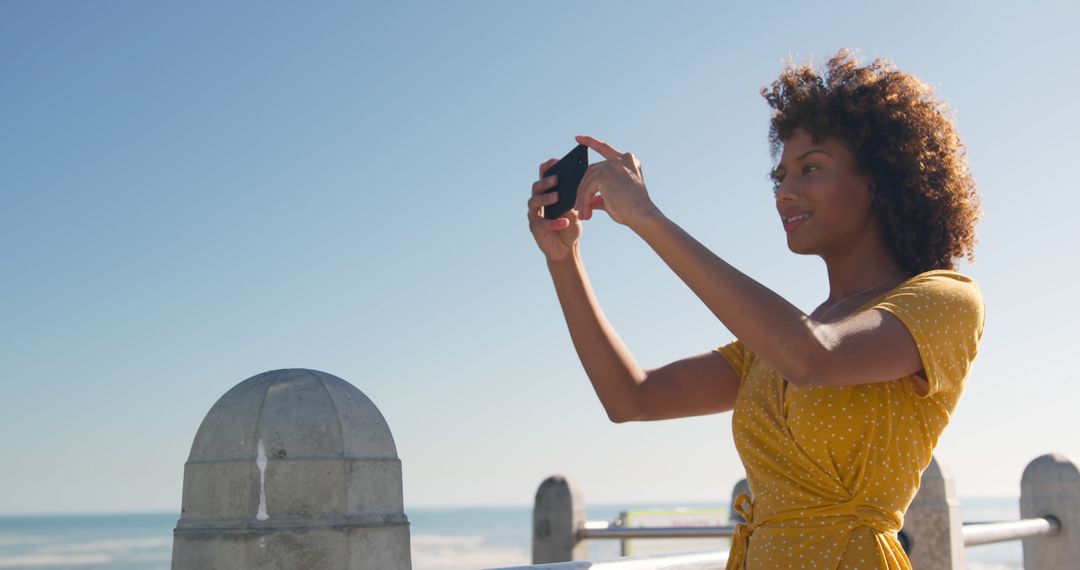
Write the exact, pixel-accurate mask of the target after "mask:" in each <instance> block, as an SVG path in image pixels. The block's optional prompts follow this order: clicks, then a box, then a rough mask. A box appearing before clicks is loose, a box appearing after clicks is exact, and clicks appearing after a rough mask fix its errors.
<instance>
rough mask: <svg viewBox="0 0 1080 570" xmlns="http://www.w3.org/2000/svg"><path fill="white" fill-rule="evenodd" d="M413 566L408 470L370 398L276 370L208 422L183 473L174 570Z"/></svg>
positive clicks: (345, 386) (327, 377)
mask: <svg viewBox="0 0 1080 570" xmlns="http://www.w3.org/2000/svg"><path fill="white" fill-rule="evenodd" d="M411 566H412V564H411V559H410V553H409V523H408V520H407V519H406V517H405V513H404V510H403V505H402V489H401V461H400V460H399V459H398V456H397V448H396V446H395V445H394V438H393V436H392V435H391V434H390V429H389V427H388V426H387V425H386V420H385V419H384V418H383V416H382V414H381V413H380V412H379V409H378V408H377V407H375V404H373V403H372V402H371V400H369V399H368V398H367V396H365V395H364V394H363V393H362V392H361V391H360V390H357V389H356V388H355V387H354V386H353V385H351V384H349V383H348V382H346V381H344V380H342V379H341V378H338V377H336V376H333V375H331V374H327V373H325V372H318V371H315V370H304V369H291V370H274V371H271V372H265V373H263V374H259V375H257V376H253V377H251V378H248V379H247V380H245V381H243V382H241V383H240V384H237V385H236V386H235V387H233V388H232V389H231V390H229V391H228V392H226V393H225V395H224V396H222V397H221V399H219V400H218V401H217V403H216V404H214V407H213V408H211V409H210V412H209V413H207V414H206V418H205V419H204V420H203V422H202V425H200V426H199V431H198V433H197V434H196V435H195V441H194V443H193V444H192V446H191V455H190V457H189V459H188V461H187V463H186V464H185V465H184V494H183V503H182V507H181V515H180V520H179V521H178V522H177V525H176V529H175V530H174V532H173V557H172V567H173V569H174V570H195V569H198V570H207V569H215V568H220V569H233V568H241V569H244V568H251V569H254V568H259V569H264V568H267V569H277V568H281V569H285V568H290V569H291V568H320V569H324V568H325V569H331V570H338V569H345V568H354V569H358V568H365V569H366V568H370V569H372V570H408V569H409V568H411Z"/></svg>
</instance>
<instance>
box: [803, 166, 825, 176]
mask: <svg viewBox="0 0 1080 570" xmlns="http://www.w3.org/2000/svg"><path fill="white" fill-rule="evenodd" d="M815 170H821V167H820V166H818V165H816V164H807V165H806V166H804V167H803V169H802V171H803V174H810V173H811V172H813V171H815Z"/></svg>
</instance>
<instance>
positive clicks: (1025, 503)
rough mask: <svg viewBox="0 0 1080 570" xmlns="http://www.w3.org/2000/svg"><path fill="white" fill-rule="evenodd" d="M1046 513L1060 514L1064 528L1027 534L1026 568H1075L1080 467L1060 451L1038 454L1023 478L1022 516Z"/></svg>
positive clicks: (1079, 553)
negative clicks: (1051, 531)
mask: <svg viewBox="0 0 1080 570" xmlns="http://www.w3.org/2000/svg"><path fill="white" fill-rule="evenodd" d="M1046 516H1053V517H1056V518H1057V519H1058V521H1059V522H1060V523H1061V531H1060V532H1059V533H1057V534H1056V535H1054V536H1039V537H1033V538H1025V539H1024V540H1023V544H1024V568H1025V569H1026V570H1047V569H1051V568H1053V569H1057V568H1075V567H1076V564H1077V563H1078V561H1080V471H1078V470H1077V467H1076V463H1075V462H1073V461H1072V460H1070V459H1069V458H1068V457H1066V456H1065V455H1062V454H1059V453H1048V454H1046V455H1041V456H1039V457H1036V458H1035V459H1033V460H1032V461H1031V463H1028V466H1027V468H1026V469H1024V475H1023V477H1021V479H1020V518H1022V519H1028V518H1036V517H1046Z"/></svg>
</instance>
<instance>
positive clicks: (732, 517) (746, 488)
mask: <svg viewBox="0 0 1080 570" xmlns="http://www.w3.org/2000/svg"><path fill="white" fill-rule="evenodd" d="M739 493H746V496H748V497H750V500H751V501H752V500H754V495H753V493H751V492H750V484H749V483H748V482H747V481H746V478H745V477H744V478H742V479H739V482H738V483H735V487H734V488H732V489H731V503H730V504H731V506H730V507H728V522H730V523H731V524H738V523H744V522H746V519H744V518H743V516H742V515H740V514H739V512H738V511H736V510H735V499H736V498H737V497H738V496H739Z"/></svg>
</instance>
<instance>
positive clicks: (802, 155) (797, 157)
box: [773, 148, 832, 171]
mask: <svg viewBox="0 0 1080 570" xmlns="http://www.w3.org/2000/svg"><path fill="white" fill-rule="evenodd" d="M815 152H820V153H821V154H824V155H825V156H832V155H830V154H829V153H828V152H826V151H825V150H824V149H820V148H812V149H810V150H808V151H806V152H804V153H802V154H800V155H799V156H796V157H795V160H794V161H793V162H799V161H800V160H802V159H804V158H806V157H807V156H809V155H811V154H814V153H815ZM781 169H784V170H786V169H787V166H786V165H785V164H784V163H783V162H780V164H777V165H776V168H773V171H777V170H781Z"/></svg>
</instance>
